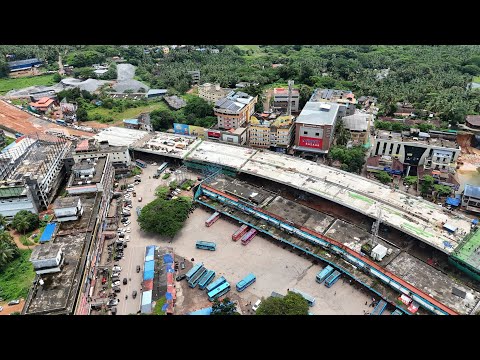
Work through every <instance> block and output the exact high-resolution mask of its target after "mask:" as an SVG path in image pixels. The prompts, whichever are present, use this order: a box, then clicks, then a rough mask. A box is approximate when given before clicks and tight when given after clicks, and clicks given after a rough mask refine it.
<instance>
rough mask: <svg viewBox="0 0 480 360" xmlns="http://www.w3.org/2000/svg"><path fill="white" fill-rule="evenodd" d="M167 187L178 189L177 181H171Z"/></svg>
mask: <svg viewBox="0 0 480 360" xmlns="http://www.w3.org/2000/svg"><path fill="white" fill-rule="evenodd" d="M168 186H169V187H170V189H172V190H173V189H176V188H177V187H178V183H177V181H175V180H173V181H171V182H170V184H168Z"/></svg>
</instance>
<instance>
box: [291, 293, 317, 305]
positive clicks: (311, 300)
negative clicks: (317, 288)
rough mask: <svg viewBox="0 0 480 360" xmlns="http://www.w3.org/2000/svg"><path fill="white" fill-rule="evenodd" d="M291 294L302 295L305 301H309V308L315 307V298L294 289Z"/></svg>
mask: <svg viewBox="0 0 480 360" xmlns="http://www.w3.org/2000/svg"><path fill="white" fill-rule="evenodd" d="M290 291H291V292H294V293H295V294H298V295H300V296H301V297H303V298H304V299H305V300H307V303H308V306H313V305H315V298H314V297H313V296H310V295H308V294H306V293H304V292H303V291H300V290H297V289H292V290H290Z"/></svg>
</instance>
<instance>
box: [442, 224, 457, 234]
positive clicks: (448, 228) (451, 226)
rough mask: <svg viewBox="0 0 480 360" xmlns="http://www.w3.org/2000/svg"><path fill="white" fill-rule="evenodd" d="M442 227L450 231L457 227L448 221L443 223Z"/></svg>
mask: <svg viewBox="0 0 480 360" xmlns="http://www.w3.org/2000/svg"><path fill="white" fill-rule="evenodd" d="M443 227H444V228H445V229H447V230H448V231H451V232H455V231H456V230H457V229H458V228H457V227H456V226H455V225H452V224H449V223H446V224H444V225H443Z"/></svg>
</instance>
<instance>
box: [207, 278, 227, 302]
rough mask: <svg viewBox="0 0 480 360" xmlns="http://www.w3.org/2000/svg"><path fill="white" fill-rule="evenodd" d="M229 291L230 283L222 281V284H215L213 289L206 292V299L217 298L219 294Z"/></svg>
mask: <svg viewBox="0 0 480 360" xmlns="http://www.w3.org/2000/svg"><path fill="white" fill-rule="evenodd" d="M229 291H230V284H229V283H228V282H224V283H223V284H222V285H220V286H217V287H216V288H215V289H213V290H212V291H210V292H209V293H208V300H210V301H213V300H215V299H218V298H219V297H220V296H222V295H225V294H226V293H227V292H229Z"/></svg>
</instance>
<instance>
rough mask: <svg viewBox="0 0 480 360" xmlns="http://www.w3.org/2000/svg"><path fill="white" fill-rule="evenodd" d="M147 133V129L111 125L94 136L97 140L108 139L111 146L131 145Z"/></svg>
mask: <svg viewBox="0 0 480 360" xmlns="http://www.w3.org/2000/svg"><path fill="white" fill-rule="evenodd" d="M148 134H149V133H148V131H144V130H134V129H126V128H123V127H117V126H112V127H109V128H106V129H104V130H102V131H100V132H99V133H97V134H96V135H95V136H94V138H95V139H97V140H98V141H108V143H109V144H110V145H113V146H131V145H133V143H134V142H136V141H137V140H139V139H141V138H143V137H145V136H147V135H148Z"/></svg>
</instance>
